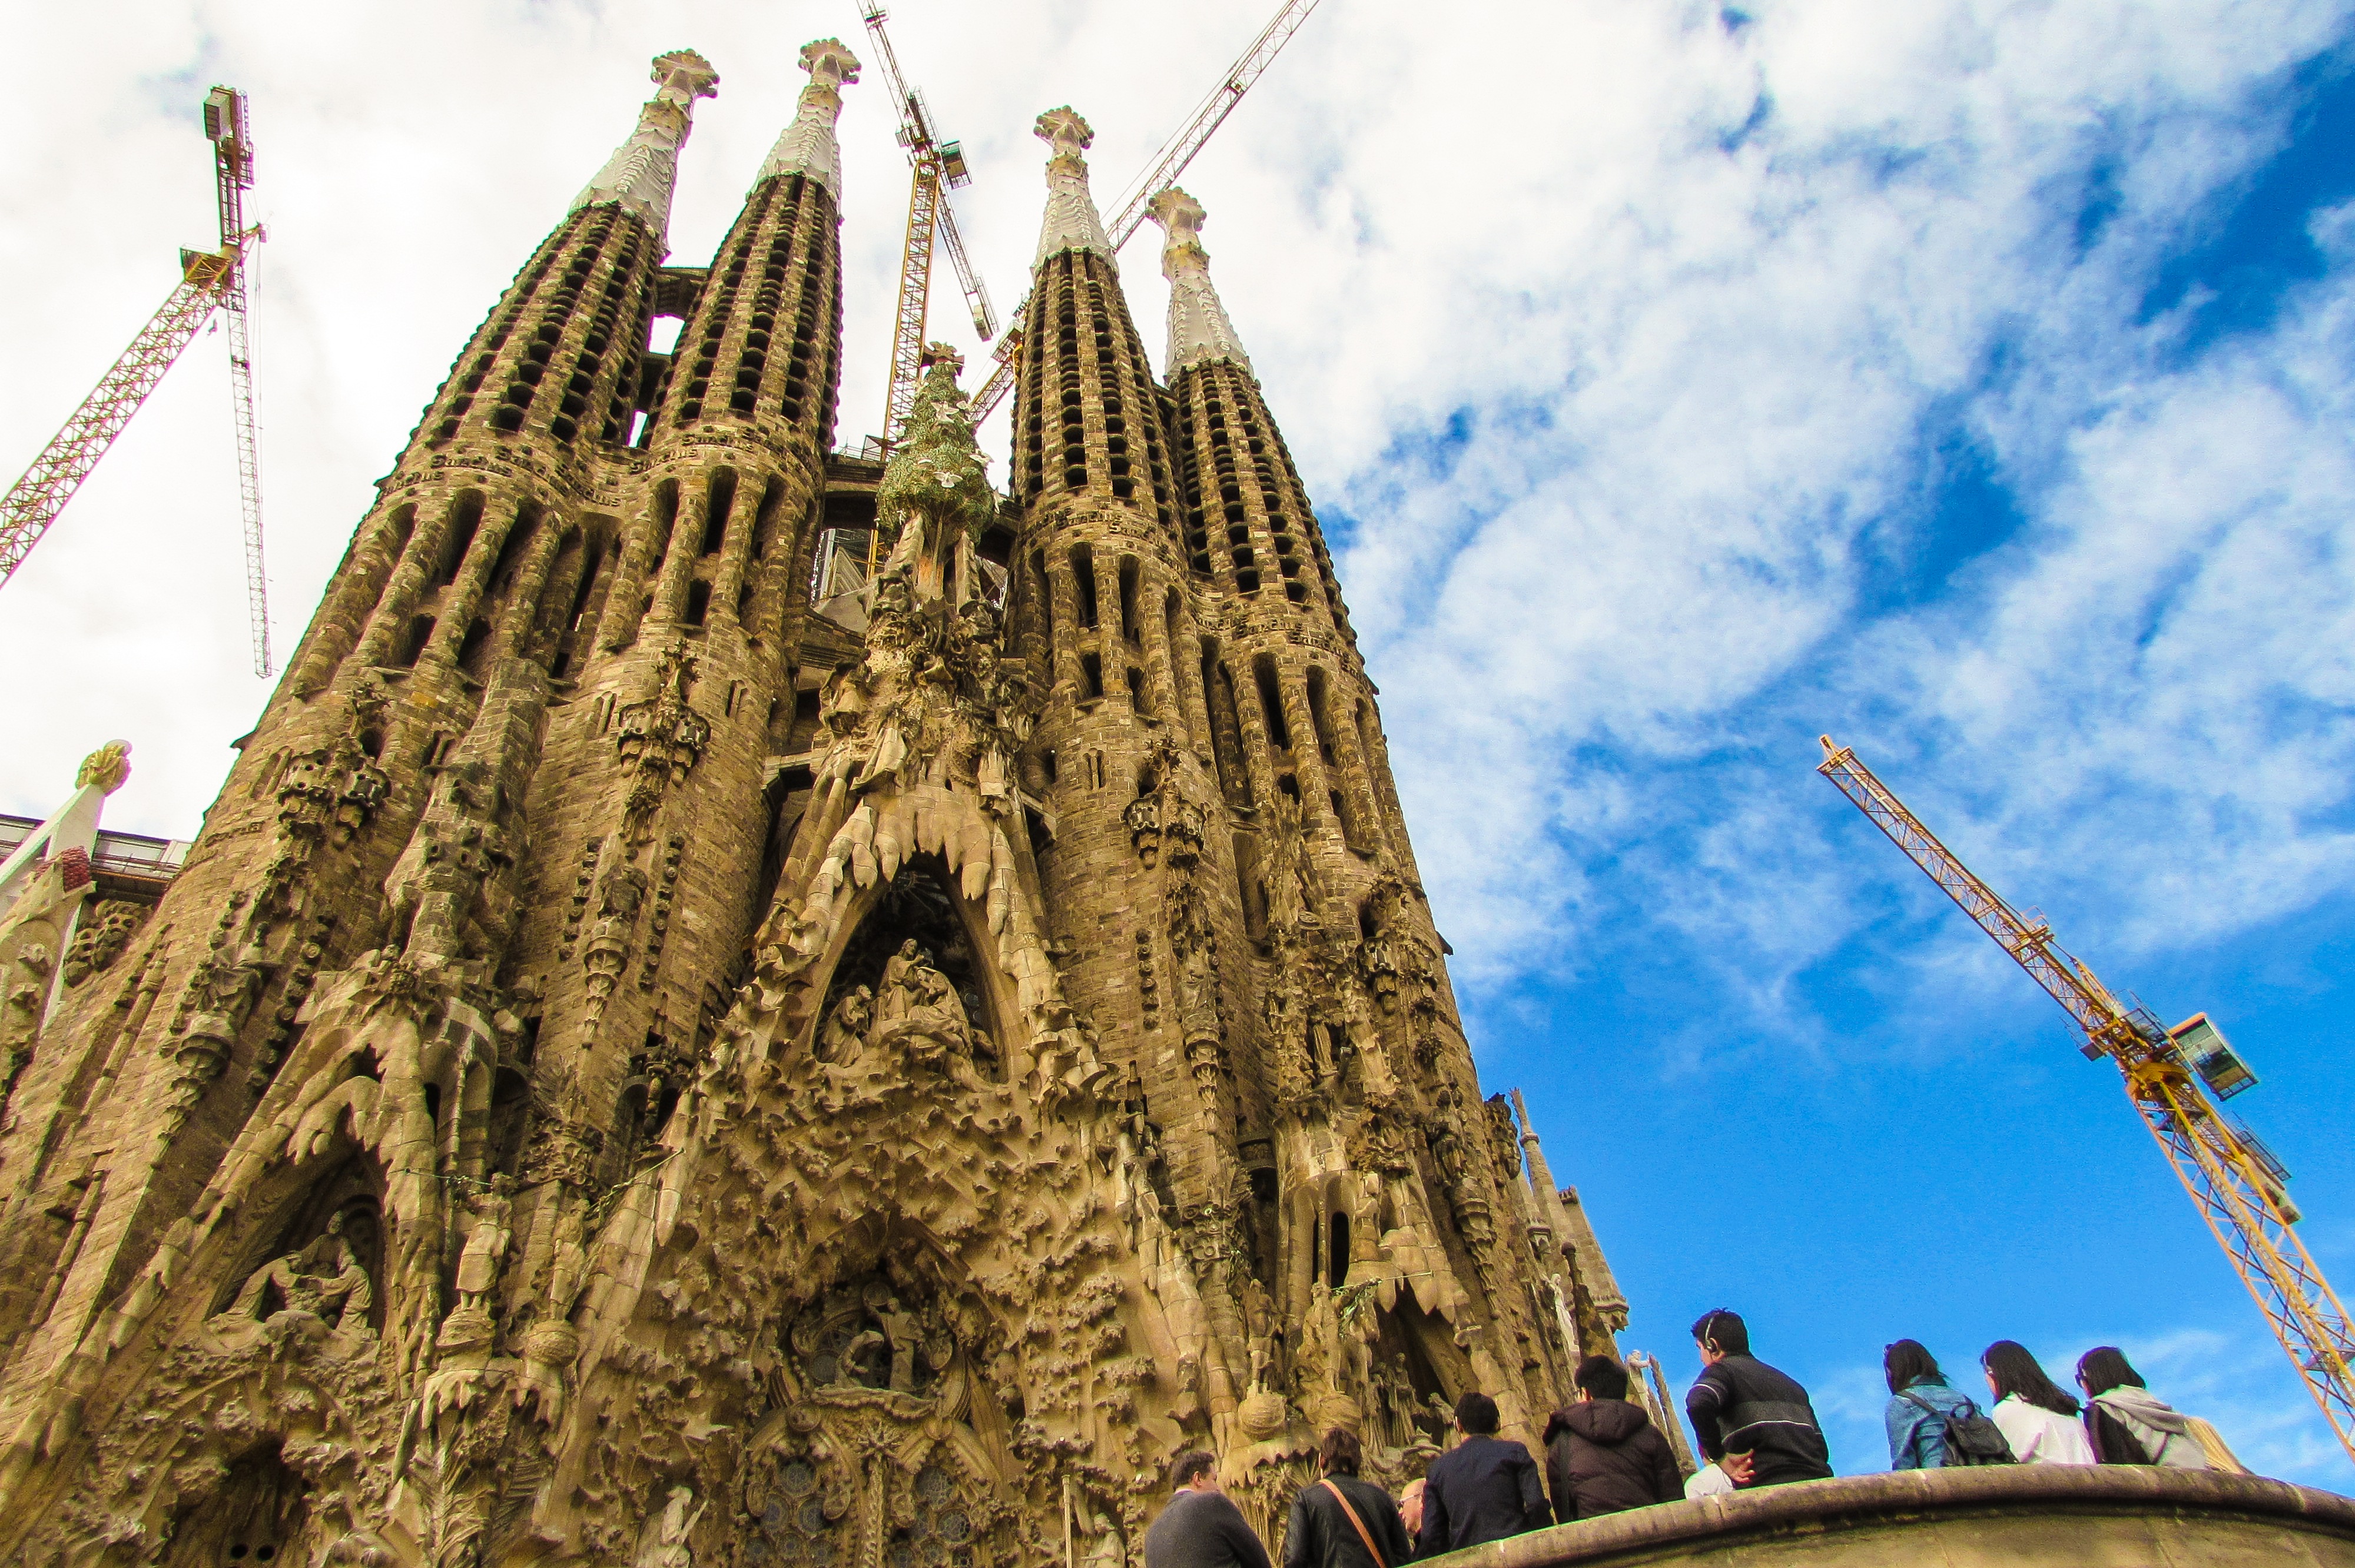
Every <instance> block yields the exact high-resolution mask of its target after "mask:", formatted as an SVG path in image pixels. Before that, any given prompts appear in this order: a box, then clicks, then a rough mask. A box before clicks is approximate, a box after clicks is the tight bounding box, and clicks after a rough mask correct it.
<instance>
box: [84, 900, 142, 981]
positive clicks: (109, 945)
mask: <svg viewBox="0 0 2355 1568" xmlns="http://www.w3.org/2000/svg"><path fill="white" fill-rule="evenodd" d="M146 919H147V909H146V907H145V906H143V905H138V904H129V903H125V902H123V901H122V900H120V899H108V900H105V901H103V902H101V903H97V904H92V905H90V906H88V907H86V908H85V909H84V910H83V912H82V917H81V924H80V927H78V928H77V929H76V930H75V932H74V938H73V945H72V946H71V947H69V948H67V949H66V959H65V977H64V978H65V982H66V984H67V985H69V986H78V985H80V984H81V983H82V982H83V981H84V980H88V979H90V977H91V976H92V975H94V974H103V973H105V972H106V970H107V969H111V968H112V967H113V964H114V960H115V959H119V958H121V957H122V956H123V948H127V947H129V946H130V945H131V938H133V936H135V935H137V934H138V931H139V927H141V926H142V925H144V923H145V922H146Z"/></svg>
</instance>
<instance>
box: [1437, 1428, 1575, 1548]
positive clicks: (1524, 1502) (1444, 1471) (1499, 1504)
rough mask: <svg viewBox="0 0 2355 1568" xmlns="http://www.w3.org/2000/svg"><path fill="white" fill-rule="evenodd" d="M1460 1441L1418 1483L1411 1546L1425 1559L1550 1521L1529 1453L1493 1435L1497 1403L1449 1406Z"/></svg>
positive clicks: (1534, 1464) (1506, 1438)
mask: <svg viewBox="0 0 2355 1568" xmlns="http://www.w3.org/2000/svg"><path fill="white" fill-rule="evenodd" d="M1455 1430H1456V1431H1458V1432H1460V1433H1462V1434H1463V1438H1462V1440H1461V1441H1460V1442H1458V1443H1457V1444H1456V1445H1455V1447H1453V1448H1450V1449H1449V1450H1447V1452H1446V1453H1444V1454H1442V1455H1441V1456H1440V1457H1438V1458H1436V1459H1433V1461H1432V1462H1431V1473H1430V1474H1429V1475H1427V1476H1425V1477H1424V1478H1423V1528H1422V1529H1421V1530H1420V1531H1417V1532H1416V1537H1415V1541H1416V1547H1417V1549H1418V1550H1419V1551H1420V1552H1421V1553H1422V1555H1423V1556H1425V1557H1436V1556H1438V1555H1439V1554H1440V1553H1441V1552H1461V1551H1463V1550H1464V1548H1465V1547H1467V1546H1477V1545H1479V1544H1480V1543H1481V1542H1484V1541H1502V1540H1503V1539H1505V1537H1507V1536H1508V1535H1518V1534H1520V1533H1521V1532H1522V1531H1525V1530H1542V1529H1543V1528H1545V1527H1546V1526H1547V1525H1549V1524H1551V1523H1552V1522H1553V1510H1552V1509H1551V1508H1550V1507H1549V1506H1548V1505H1547V1503H1546V1498H1545V1486H1544V1483H1543V1482H1541V1481H1540V1480H1539V1479H1538V1463H1537V1461H1536V1460H1535V1459H1532V1458H1530V1457H1529V1450H1528V1449H1527V1448H1524V1447H1522V1446H1520V1445H1519V1444H1518V1443H1516V1442H1514V1441H1513V1440H1512V1439H1510V1438H1508V1437H1499V1436H1497V1402H1496V1401H1495V1400H1493V1399H1490V1398H1489V1397H1488V1396H1487V1394H1485V1393H1467V1394H1465V1396H1464V1397H1463V1398H1461V1399H1459V1400H1457V1401H1456V1402H1455Z"/></svg>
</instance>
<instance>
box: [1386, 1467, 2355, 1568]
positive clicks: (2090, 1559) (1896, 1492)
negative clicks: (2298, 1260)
mask: <svg viewBox="0 0 2355 1568" xmlns="http://www.w3.org/2000/svg"><path fill="white" fill-rule="evenodd" d="M1432 1561H1433V1563H1445V1564H1446V1565H1447V1568H1555V1565H1557V1564H1563V1565H1566V1564H1570V1563H1579V1564H1582V1565H1592V1568H1602V1565H1604V1564H1635V1563H1646V1564H1661V1565H1663V1568H1665V1565H1668V1564H1690V1565H1692V1568H1707V1565H1711V1564H1726V1565H1729V1568H1731V1565H1732V1564H1737V1563H1738V1564H1740V1565H1741V1568H1778V1565H1780V1564H1784V1563H1792V1564H1801V1563H1804V1564H1805V1565H1806V1568H1883V1565H1886V1568H1912V1565H1913V1564H1921V1565H1922V1568H2092V1565H2096V1564H2101V1565H2107V1564H2115V1565H2116V1568H2260V1565H2261V1564H2262V1565H2264V1568H2326V1565H2328V1568H2339V1565H2340V1564H2346V1563H2355V1500H2350V1499H2347V1498H2343V1497H2340V1496H2339V1495H2338V1494H2337V1493H2335V1492H2322V1491H2315V1490H2312V1489H2308V1488H2306V1487H2295V1486H2291V1485H2289V1484H2288V1483H2287V1482H2285V1481H2269V1480H2264V1479H2261V1478H2257V1477H2254V1476H2228V1475H2222V1474H2211V1473H2209V1472H2206V1471H2200V1470H2161V1469H2151V1468H2145V1467H2139V1466H2126V1465H2101V1466H2086V1465H2002V1466H1993V1467H1987V1468H1983V1469H1955V1470H1901V1471H1897V1472H1895V1473H1893V1474H1890V1475H1880V1476H1849V1477H1844V1478H1840V1479H1838V1480H1829V1481H1808V1482H1806V1483H1804V1484H1802V1485H1798V1486H1789V1487H1773V1488H1768V1489H1763V1490H1760V1491H1753V1492H1738V1493H1735V1494H1733V1495H1732V1496H1729V1497H1716V1498H1707V1499H1701V1500H1700V1501H1698V1502H1685V1503H1669V1504H1667V1505H1665V1506H1663V1507H1659V1508H1646V1509H1636V1510H1631V1511H1629V1512H1626V1513H1616V1514H1607V1515H1605V1516H1604V1517H1603V1518H1601V1519H1593V1520H1582V1521H1581V1522H1579V1523H1576V1524H1564V1525H1557V1526H1555V1527H1554V1528H1553V1529H1551V1530H1540V1531H1531V1532H1530V1533H1529V1534H1527V1535H1522V1536H1516V1537H1514V1538H1512V1539H1511V1540H1508V1541H1498V1542H1490V1543H1489V1544H1488V1545H1486V1546H1476V1547H1474V1548H1472V1549H1471V1550H1470V1551H1468V1552H1451V1553H1449V1554H1448V1555H1446V1556H1444V1557H1437V1558H1433V1559H1432Z"/></svg>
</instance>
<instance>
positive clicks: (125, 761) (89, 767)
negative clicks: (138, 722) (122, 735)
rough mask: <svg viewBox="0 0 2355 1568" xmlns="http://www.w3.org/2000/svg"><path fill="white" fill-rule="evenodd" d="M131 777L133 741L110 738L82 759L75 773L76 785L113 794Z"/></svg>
mask: <svg viewBox="0 0 2355 1568" xmlns="http://www.w3.org/2000/svg"><path fill="white" fill-rule="evenodd" d="M130 777H131V743H130V742H129V741H127V740H110V741H108V742H107V743H106V744H105V745H104V746H101V747H99V748H98V749H97V750H96V751H93V752H91V754H90V755H89V756H88V757H85V758H82V759H81V768H80V771H79V772H77V773H76V774H75V775H74V787H75V788H76V789H91V788H96V789H100V790H101V791H102V792H104V793H106V794H109V795H112V794H113V793H114V792H115V791H116V790H117V789H122V788H123V780H124V779H128V778H130Z"/></svg>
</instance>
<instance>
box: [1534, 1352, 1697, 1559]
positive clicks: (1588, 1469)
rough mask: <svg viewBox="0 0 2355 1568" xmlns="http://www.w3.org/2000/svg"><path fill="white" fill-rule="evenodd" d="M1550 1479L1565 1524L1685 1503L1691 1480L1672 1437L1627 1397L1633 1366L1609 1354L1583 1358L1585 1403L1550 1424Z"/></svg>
mask: <svg viewBox="0 0 2355 1568" xmlns="http://www.w3.org/2000/svg"><path fill="white" fill-rule="evenodd" d="M1545 1444H1546V1480H1547V1482H1548V1483H1549V1484H1550V1486H1551V1488H1552V1489H1553V1515H1554V1517H1555V1518H1556V1519H1558V1520H1561V1522H1562V1523H1564V1524H1568V1523H1569V1522H1570V1521H1571V1520H1573V1519H1593V1517H1594V1516H1595V1515H1597V1514H1604V1513H1617V1512H1619V1511H1620V1510H1623V1509H1631V1508H1646V1507H1648V1506H1649V1505H1651V1504H1653V1503H1664V1502H1681V1501H1682V1500H1683V1499H1684V1495H1685V1479H1684V1477H1683V1475H1682V1474H1681V1473H1679V1472H1678V1469H1677V1457H1676V1455H1675V1454H1674V1453H1673V1452H1671V1451H1670V1450H1669V1447H1668V1438H1667V1437H1665V1436H1662V1435H1661V1432H1660V1429H1659V1428H1658V1427H1657V1426H1655V1425H1652V1418H1651V1417H1650V1416H1648V1415H1646V1414H1644V1409H1643V1407H1642V1406H1641V1405H1636V1404H1628V1403H1627V1369H1626V1368H1625V1367H1623V1366H1621V1365H1620V1364H1619V1363H1618V1362H1617V1361H1613V1360H1612V1359H1611V1358H1610V1357H1609V1356H1589V1357H1587V1358H1586V1359H1585V1360H1584V1361H1581V1362H1579V1364H1578V1403H1577V1404H1572V1405H1567V1406H1565V1407H1564V1408H1562V1409H1561V1410H1557V1411H1555V1412H1554V1413H1553V1416H1552V1418H1551V1419H1550V1420H1549V1421H1547V1423H1546V1429H1545Z"/></svg>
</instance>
